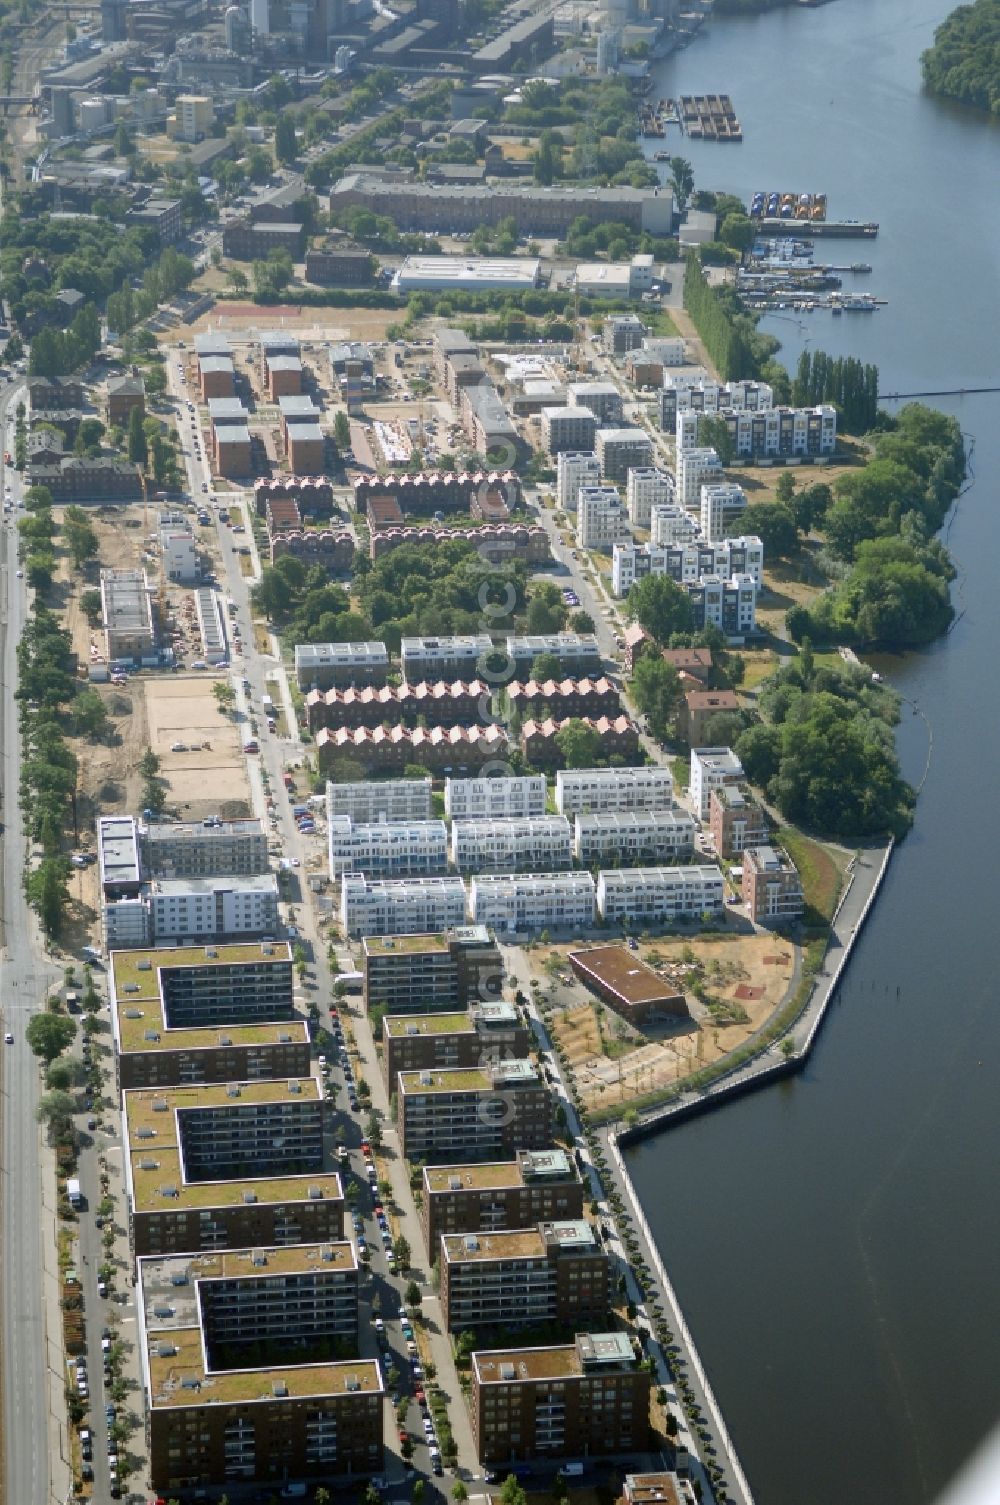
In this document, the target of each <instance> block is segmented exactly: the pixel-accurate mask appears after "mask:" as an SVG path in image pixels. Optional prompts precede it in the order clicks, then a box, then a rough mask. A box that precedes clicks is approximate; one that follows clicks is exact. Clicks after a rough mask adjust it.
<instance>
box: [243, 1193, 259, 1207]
mask: <svg viewBox="0 0 1000 1505" xmlns="http://www.w3.org/2000/svg"><path fill="white" fill-rule="evenodd" d="M243 1200H244V1202H246V1203H247V1204H248V1205H249V1204H250V1203H251V1202H256V1200H257V1193H256V1192H255V1191H249V1190H248V1191H245V1192H244V1193H243Z"/></svg>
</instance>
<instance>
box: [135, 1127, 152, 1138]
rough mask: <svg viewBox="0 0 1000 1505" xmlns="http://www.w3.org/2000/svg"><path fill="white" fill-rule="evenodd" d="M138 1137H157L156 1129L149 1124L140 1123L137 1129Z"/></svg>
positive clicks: (136, 1134) (136, 1135)
mask: <svg viewBox="0 0 1000 1505" xmlns="http://www.w3.org/2000/svg"><path fill="white" fill-rule="evenodd" d="M135 1137H136V1139H155V1138H156V1130H155V1129H151V1128H150V1127H149V1124H140V1125H139V1127H138V1128H137V1129H136V1131H135Z"/></svg>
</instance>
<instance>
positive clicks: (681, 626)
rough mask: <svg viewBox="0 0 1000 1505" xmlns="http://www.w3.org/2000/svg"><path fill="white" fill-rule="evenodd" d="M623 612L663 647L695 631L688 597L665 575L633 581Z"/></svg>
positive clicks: (681, 588) (692, 608)
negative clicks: (676, 638)
mask: <svg viewBox="0 0 1000 1505" xmlns="http://www.w3.org/2000/svg"><path fill="white" fill-rule="evenodd" d="M748 510H749V509H748ZM626 609H627V611H628V615H629V617H630V619H631V620H632V621H633V622H639V623H640V624H641V626H643V627H645V629H646V631H647V632H648V633H649V635H650V636H651V637H652V638H654V639H655V641H656V642H657V643H659V645H660V646H661V647H665V646H666V645H667V643H669V641H670V639H671V638H672V637H673V636H674V634H675V633H680V632H691V631H693V629H694V607H693V606H692V604H691V598H690V596H689V595H688V593H687V591H686V590H685V589H684V588H683V586H680V585H678V584H677V583H676V582H675V581H673V580H671V579H670V577H669V576H668V575H647V576H646V577H645V579H643V580H638V581H636V583H635V585H633V586H632V589H631V590H630V591H629V593H628V600H627V602H626Z"/></svg>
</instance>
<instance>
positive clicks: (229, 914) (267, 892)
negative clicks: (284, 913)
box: [146, 873, 279, 944]
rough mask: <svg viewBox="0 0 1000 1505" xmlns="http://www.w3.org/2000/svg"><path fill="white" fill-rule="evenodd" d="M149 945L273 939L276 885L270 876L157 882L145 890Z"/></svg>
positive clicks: (276, 903) (276, 912) (275, 913)
mask: <svg viewBox="0 0 1000 1505" xmlns="http://www.w3.org/2000/svg"><path fill="white" fill-rule="evenodd" d="M146 903H147V906H148V911H149V939H150V940H151V941H155V942H156V943H157V944H160V943H162V942H164V941H174V940H178V941H179V940H184V941H194V940H197V939H199V938H201V939H205V940H209V939H211V938H212V937H222V936H237V935H273V934H274V932H275V931H276V930H277V928H278V923H279V915H278V880H277V878H276V877H275V876H274V874H273V873H255V874H253V875H251V876H247V877H244V876H236V877H224V878H157V879H154V880H153V881H152V882H151V883H149V884H148V885H147V898H146Z"/></svg>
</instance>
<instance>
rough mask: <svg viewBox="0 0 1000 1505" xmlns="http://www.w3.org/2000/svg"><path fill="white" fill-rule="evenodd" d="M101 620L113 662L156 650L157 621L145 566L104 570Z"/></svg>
mask: <svg viewBox="0 0 1000 1505" xmlns="http://www.w3.org/2000/svg"><path fill="white" fill-rule="evenodd" d="M101 620H102V621H103V624H104V637H105V645H106V648H107V655H108V662H109V663H114V662H116V661H117V660H124V659H127V660H129V661H131V662H136V661H138V660H142V659H146V658H149V657H150V656H151V655H152V654H153V652H154V651H155V649H156V640H157V624H156V618H155V616H154V613H153V597H152V591H151V590H150V586H149V581H148V579H147V578H146V571H145V570H102V571H101Z"/></svg>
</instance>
